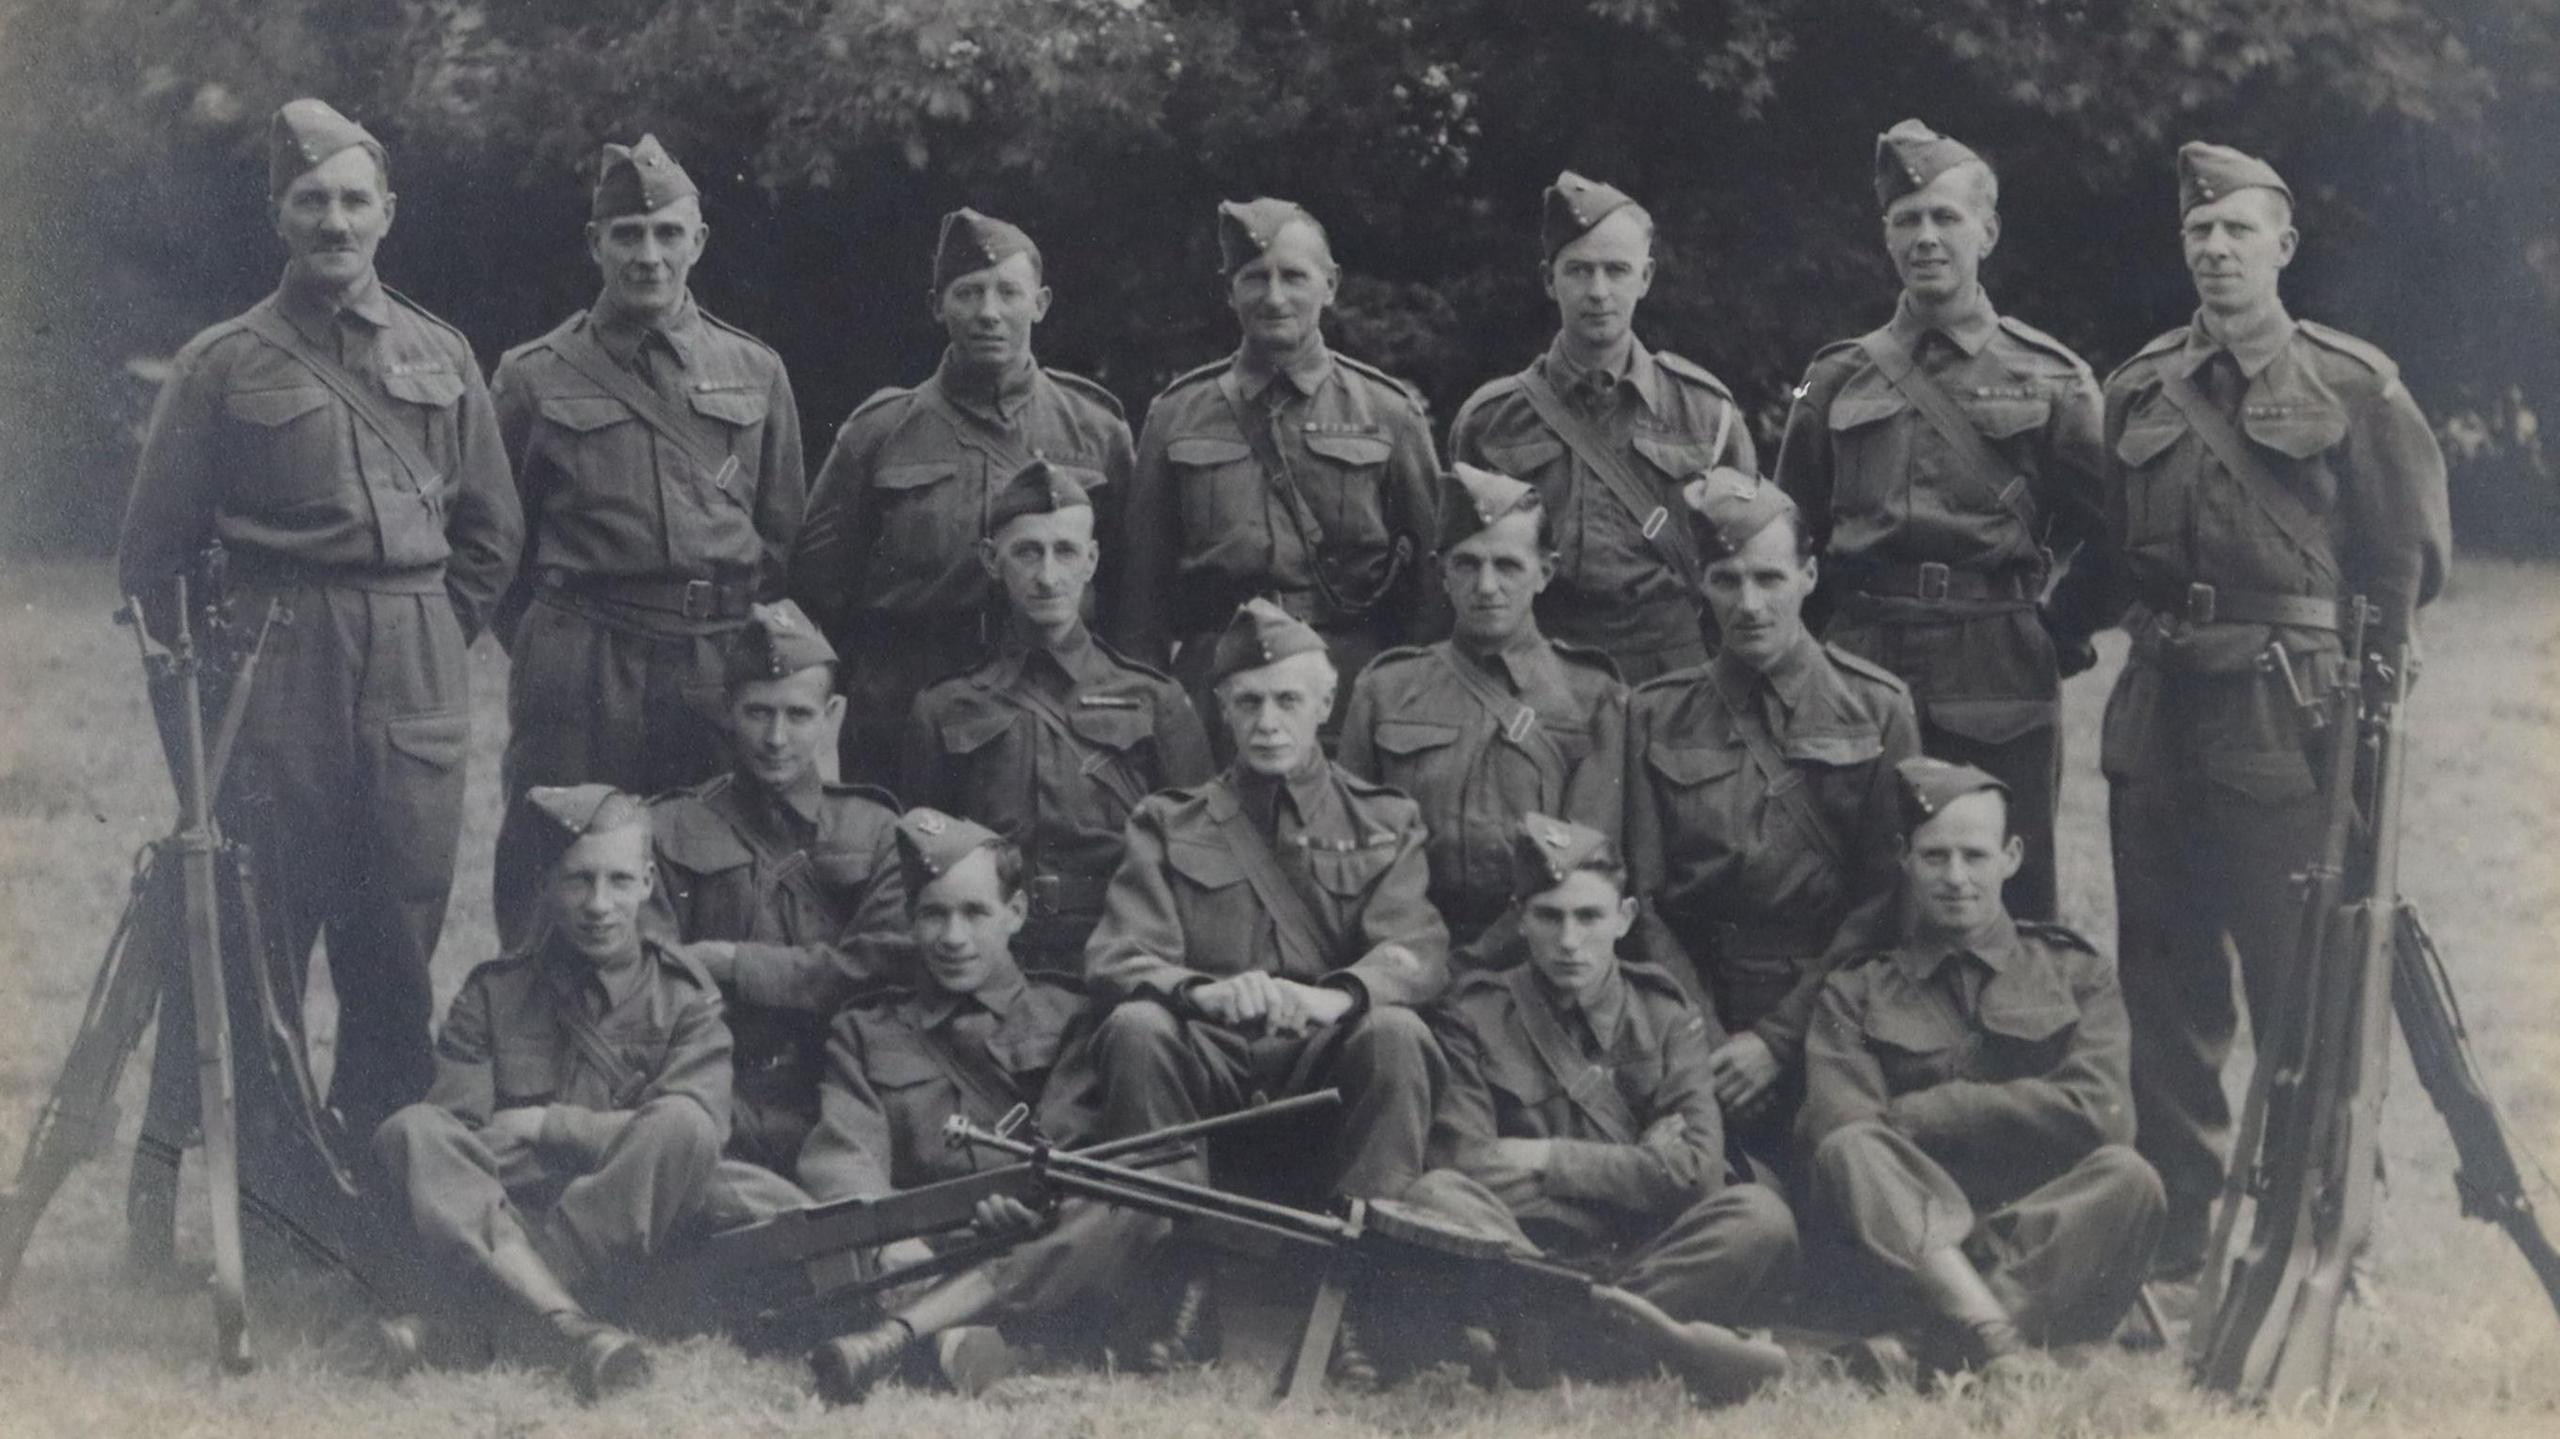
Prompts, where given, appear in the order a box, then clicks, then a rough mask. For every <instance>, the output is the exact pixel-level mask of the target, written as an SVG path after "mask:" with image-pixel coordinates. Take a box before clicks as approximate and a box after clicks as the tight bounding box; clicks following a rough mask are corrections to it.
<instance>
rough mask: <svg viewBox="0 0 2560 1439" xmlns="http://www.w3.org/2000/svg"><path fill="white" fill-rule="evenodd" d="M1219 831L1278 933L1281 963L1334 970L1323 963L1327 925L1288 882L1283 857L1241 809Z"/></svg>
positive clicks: (1229, 815)
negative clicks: (1283, 868)
mask: <svg viewBox="0 0 2560 1439" xmlns="http://www.w3.org/2000/svg"><path fill="white" fill-rule="evenodd" d="M1219 783H1221V784H1223V783H1225V782H1224V781H1223V780H1222V781H1219ZM1232 798H1233V796H1230V799H1232ZM1218 832H1219V833H1220V834H1222V835H1224V836H1226V840H1227V848H1228V849H1229V850H1230V851H1231V852H1233V853H1234V855H1235V857H1236V867H1237V868H1238V869H1241V870H1242V871H1244V882H1245V883H1246V884H1249V885H1251V886H1253V893H1254V897H1255V898H1257V899H1259V900H1261V901H1262V907H1263V908H1264V909H1266V910H1268V911H1270V913H1271V924H1272V928H1273V929H1275V930H1276V931H1278V934H1279V939H1280V960H1281V963H1282V964H1283V965H1286V966H1292V967H1295V968H1297V969H1300V970H1302V971H1303V972H1305V973H1308V974H1322V973H1324V972H1325V971H1326V970H1327V969H1330V968H1332V966H1330V965H1328V964H1326V963H1325V962H1324V959H1325V950H1326V945H1325V941H1324V926H1323V925H1321V924H1319V923H1317V922H1316V916H1315V911H1314V910H1312V909H1309V908H1308V907H1307V899H1306V896H1305V895H1302V894H1300V893H1298V887H1297V886H1296V885H1294V884H1291V883H1290V882H1289V876H1288V875H1287V874H1286V873H1285V872H1283V871H1282V870H1281V868H1280V857H1279V856H1278V855H1275V854H1273V853H1272V852H1271V846H1270V844H1269V843H1267V842H1266V841H1264V839H1263V838H1262V831H1260V830H1258V829H1255V828H1254V827H1253V821H1252V820H1251V819H1249V818H1247V817H1246V815H1245V812H1244V809H1243V807H1242V806H1240V805H1239V806H1236V807H1235V808H1233V809H1231V810H1229V811H1228V813H1227V815H1226V817H1225V818H1224V819H1221V820H1219V821H1218Z"/></svg>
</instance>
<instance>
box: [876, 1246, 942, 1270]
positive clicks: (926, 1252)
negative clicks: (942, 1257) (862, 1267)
mask: <svg viewBox="0 0 2560 1439" xmlns="http://www.w3.org/2000/svg"><path fill="white" fill-rule="evenodd" d="M932 1257H933V1246H932V1245H930V1244H927V1243H925V1242H924V1241H923V1240H921V1239H893V1240H891V1241H889V1242H888V1243H886V1244H883V1245H881V1246H880V1272H881V1273H883V1274H886V1273H888V1272H890V1271H892V1270H897V1269H904V1268H906V1267H908V1266H909V1265H912V1264H922V1263H924V1262H925V1261H926V1260H928V1259H931V1258H932Z"/></svg>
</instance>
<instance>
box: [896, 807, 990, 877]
mask: <svg viewBox="0 0 2560 1439" xmlns="http://www.w3.org/2000/svg"><path fill="white" fill-rule="evenodd" d="M897 834H898V872H899V874H900V876H901V877H903V878H904V879H905V880H906V885H907V894H908V897H909V898H911V899H912V898H913V897H914V896H916V895H919V894H922V893H924V889H925V886H926V885H929V884H931V883H933V882H934V881H935V880H937V879H940V878H942V877H943V876H944V875H946V874H949V873H950V872H951V867H952V866H953V865H956V864H958V863H959V862H960V861H962V860H964V859H967V858H968V857H969V855H970V853H971V852H972V851H975V850H978V849H981V848H984V847H985V846H988V845H993V844H1002V843H1004V836H1002V835H1000V834H997V833H996V832H995V831H994V830H991V829H989V828H987V827H986V826H985V825H982V824H979V823H977V822H976V821H975V820H966V819H962V818H960V817H959V816H957V815H951V814H945V813H943V812H942V811H941V810H938V809H932V808H929V807H925V806H918V807H917V808H915V809H911V810H908V811H907V812H906V813H905V814H902V815H900V816H898V830H897Z"/></svg>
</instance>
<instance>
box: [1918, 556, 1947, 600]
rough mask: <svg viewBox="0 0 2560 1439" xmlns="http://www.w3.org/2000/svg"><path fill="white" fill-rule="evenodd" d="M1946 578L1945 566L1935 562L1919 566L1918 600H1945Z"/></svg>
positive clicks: (1931, 561) (1930, 561) (1927, 562)
mask: <svg viewBox="0 0 2560 1439" xmlns="http://www.w3.org/2000/svg"><path fill="white" fill-rule="evenodd" d="M1948 578H1949V571H1948V569H1947V567H1946V566H1945V565H1942V564H1940V563H1938V562H1937V561H1936V560H1929V561H1926V562H1924V563H1923V564H1922V565H1921V566H1920V598H1922V599H1924V600H1943V599H1945V598H1946V597H1947V580H1948Z"/></svg>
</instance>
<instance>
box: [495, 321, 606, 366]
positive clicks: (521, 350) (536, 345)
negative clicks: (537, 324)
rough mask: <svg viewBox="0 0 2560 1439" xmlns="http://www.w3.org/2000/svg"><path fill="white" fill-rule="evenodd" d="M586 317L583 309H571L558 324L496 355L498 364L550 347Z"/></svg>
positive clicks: (510, 361) (512, 361)
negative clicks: (567, 315) (567, 316)
mask: <svg viewBox="0 0 2560 1439" xmlns="http://www.w3.org/2000/svg"><path fill="white" fill-rule="evenodd" d="M586 317H587V312H586V311H584V310H573V311H571V312H570V313H569V318H567V319H565V320H562V321H561V322H560V323H559V324H556V325H554V326H552V327H551V328H550V329H548V330H545V331H543V332H542V333H541V334H539V335H536V336H534V337H533V338H532V339H530V340H527V341H525V342H524V343H523V344H521V345H516V346H513V347H511V348H510V349H508V350H507V351H506V352H505V353H504V354H502V355H500V356H498V364H499V365H500V366H502V367H503V366H506V365H511V364H513V363H515V362H516V361H517V360H518V359H520V358H522V357H523V356H526V355H530V354H532V353H534V352H535V351H537V350H548V349H550V348H552V347H553V346H554V345H556V344H558V343H559V342H560V337H561V336H562V335H565V334H567V333H569V331H571V330H572V329H575V328H576V327H577V324H578V322H579V321H580V320H583V319H585V318H586Z"/></svg>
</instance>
